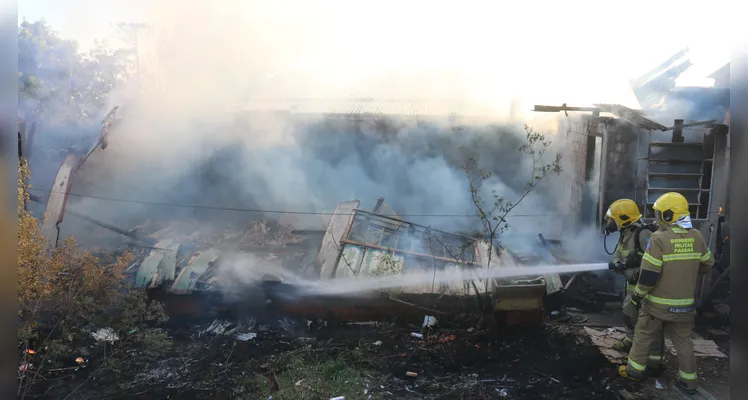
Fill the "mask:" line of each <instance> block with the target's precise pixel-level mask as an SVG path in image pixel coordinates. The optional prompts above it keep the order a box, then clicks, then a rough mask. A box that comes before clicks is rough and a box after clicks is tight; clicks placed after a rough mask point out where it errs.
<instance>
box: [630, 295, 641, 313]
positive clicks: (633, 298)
mask: <svg viewBox="0 0 748 400" xmlns="http://www.w3.org/2000/svg"><path fill="white" fill-rule="evenodd" d="M642 300H644V297H642V296H639V295H638V294H635V295H633V296H631V304H633V305H634V307H636V309H637V310H638V309H640V308H641V306H642Z"/></svg>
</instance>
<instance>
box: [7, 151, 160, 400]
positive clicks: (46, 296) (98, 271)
mask: <svg viewBox="0 0 748 400" xmlns="http://www.w3.org/2000/svg"><path fill="white" fill-rule="evenodd" d="M18 169H19V174H18V201H19V207H18V278H19V280H18V317H19V322H20V325H19V327H18V338H19V342H20V343H19V349H20V350H21V354H20V360H19V363H20V365H27V364H30V365H31V367H30V368H28V369H26V370H25V371H22V372H21V373H20V375H19V380H18V394H19V397H21V398H23V397H25V396H27V395H29V394H33V393H36V392H37V391H40V390H43V389H41V388H39V387H44V386H45V385H46V384H48V383H49V382H55V381H56V380H57V379H59V377H58V376H57V375H56V373H55V372H54V371H55V370H59V369H60V368H65V367H66V365H67V366H69V363H70V361H71V360H74V359H75V358H76V357H78V356H80V355H81V353H82V352H83V351H82V350H81V349H86V350H85V351H86V352H89V353H90V354H91V356H90V357H88V361H87V364H88V365H89V366H90V367H91V369H92V370H93V372H92V373H93V374H96V373H100V372H104V371H110V370H113V369H116V368H117V365H121V364H122V363H125V362H128V363H130V362H131V361H128V360H129V358H130V356H129V353H130V352H131V350H133V349H140V350H142V356H140V357H138V358H137V359H136V360H135V363H136V364H137V363H147V362H148V360H152V359H153V357H155V356H156V355H158V354H159V353H160V352H162V351H164V350H165V349H167V348H168V347H169V345H170V341H169V339H168V337H166V335H165V334H164V333H163V332H161V331H160V330H158V329H157V328H156V326H157V325H158V323H160V322H164V321H165V320H166V314H165V312H164V310H163V307H162V306H161V305H160V304H159V303H156V302H150V301H148V299H147V298H146V295H145V293H142V292H135V291H131V290H129V287H128V286H127V285H126V284H125V283H124V282H126V281H125V280H124V270H125V268H126V267H127V266H128V265H130V263H131V261H132V256H131V255H129V254H125V255H124V256H122V257H119V258H117V259H115V260H112V262H110V263H105V262H102V260H100V259H98V258H96V257H94V256H93V255H91V254H90V253H89V252H86V251H82V250H81V249H79V248H78V247H77V245H76V243H75V241H74V240H73V239H72V238H68V239H66V240H64V241H62V243H61V244H59V245H58V247H57V248H55V249H50V248H49V244H48V243H47V241H46V239H45V237H44V236H43V235H42V234H41V232H40V229H39V221H38V220H37V219H36V218H35V217H34V216H33V215H32V214H31V213H29V212H28V211H26V210H25V209H24V208H23V202H24V201H25V200H27V199H28V184H27V180H28V178H29V170H28V167H27V166H26V160H24V159H22V160H20V162H19V165H18ZM107 327H110V328H112V329H113V330H114V331H115V333H116V334H117V336H118V337H119V338H120V339H119V340H117V341H116V342H115V343H114V344H112V345H104V344H102V343H96V342H95V341H94V339H93V338H92V337H91V333H92V332H94V331H96V330H98V329H100V328H107ZM27 349H28V350H32V352H28V351H26V350H27Z"/></svg>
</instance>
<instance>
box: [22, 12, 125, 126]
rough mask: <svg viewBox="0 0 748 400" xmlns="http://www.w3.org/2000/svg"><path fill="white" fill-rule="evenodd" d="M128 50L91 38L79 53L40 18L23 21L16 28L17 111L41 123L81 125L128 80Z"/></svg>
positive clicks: (102, 110) (74, 45)
mask: <svg viewBox="0 0 748 400" xmlns="http://www.w3.org/2000/svg"><path fill="white" fill-rule="evenodd" d="M127 63H128V54H127V52H126V51H124V50H120V49H112V48H109V47H108V46H107V43H106V42H96V46H95V47H94V49H93V50H91V51H89V52H86V53H79V52H78V45H77V43H76V42H74V41H71V40H66V39H61V38H60V37H59V36H58V34H57V33H56V32H55V31H54V30H52V29H51V27H50V26H49V25H48V24H47V22H46V21H45V20H43V19H42V20H40V21H37V22H33V23H31V22H28V21H24V22H22V23H21V24H20V26H19V29H18V96H19V109H20V110H19V111H20V112H21V113H22V114H23V115H24V116H31V117H32V118H34V119H38V120H41V121H43V122H44V125H45V126H46V127H48V128H49V127H54V126H56V125H66V124H67V125H69V124H85V123H88V122H90V121H91V120H93V119H98V118H99V117H101V116H102V113H103V112H105V111H104V109H105V108H107V107H108V106H109V104H108V102H109V95H110V94H111V92H112V89H114V88H115V87H116V86H118V85H121V84H122V83H124V82H125V81H126V80H127V79H128V76H129V75H128V68H127V67H128V64H127Z"/></svg>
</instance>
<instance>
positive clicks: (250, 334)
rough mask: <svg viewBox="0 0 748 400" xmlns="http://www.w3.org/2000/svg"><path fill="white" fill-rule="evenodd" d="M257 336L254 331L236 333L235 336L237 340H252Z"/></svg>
mask: <svg viewBox="0 0 748 400" xmlns="http://www.w3.org/2000/svg"><path fill="white" fill-rule="evenodd" d="M256 337H257V334H256V333H254V332H247V333H237V334H236V335H234V338H235V339H236V340H241V341H242V342H246V341H248V340H252V339H254V338H256Z"/></svg>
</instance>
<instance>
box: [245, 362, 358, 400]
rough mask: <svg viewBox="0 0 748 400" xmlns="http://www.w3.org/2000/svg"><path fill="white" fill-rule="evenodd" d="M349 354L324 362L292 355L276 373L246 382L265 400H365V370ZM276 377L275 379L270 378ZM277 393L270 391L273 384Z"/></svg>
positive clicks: (249, 388)
mask: <svg viewBox="0 0 748 400" xmlns="http://www.w3.org/2000/svg"><path fill="white" fill-rule="evenodd" d="M354 353H355V352H352V353H351V354H346V355H340V356H338V357H336V358H332V359H327V358H322V357H321V356H317V355H315V354H314V353H308V354H292V355H290V356H285V357H282V358H281V359H279V361H278V363H277V365H276V368H277V369H276V370H277V372H275V373H270V374H268V375H254V376H252V377H251V378H250V379H248V380H247V382H246V384H245V385H246V387H247V389H248V390H249V391H250V392H251V393H261V395H260V396H261V397H257V398H263V399H267V398H269V396H272V397H273V399H278V400H284V399H288V400H302V399H329V398H332V397H337V396H345V398H346V399H368V398H371V395H369V394H364V390H365V389H366V388H367V386H366V379H365V377H364V371H363V370H362V369H360V368H358V364H359V360H358V359H357V356H356V355H355V354H354ZM273 378H275V379H273ZM273 380H275V381H276V382H277V384H278V389H279V390H278V391H274V390H271V386H272V381H273Z"/></svg>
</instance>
